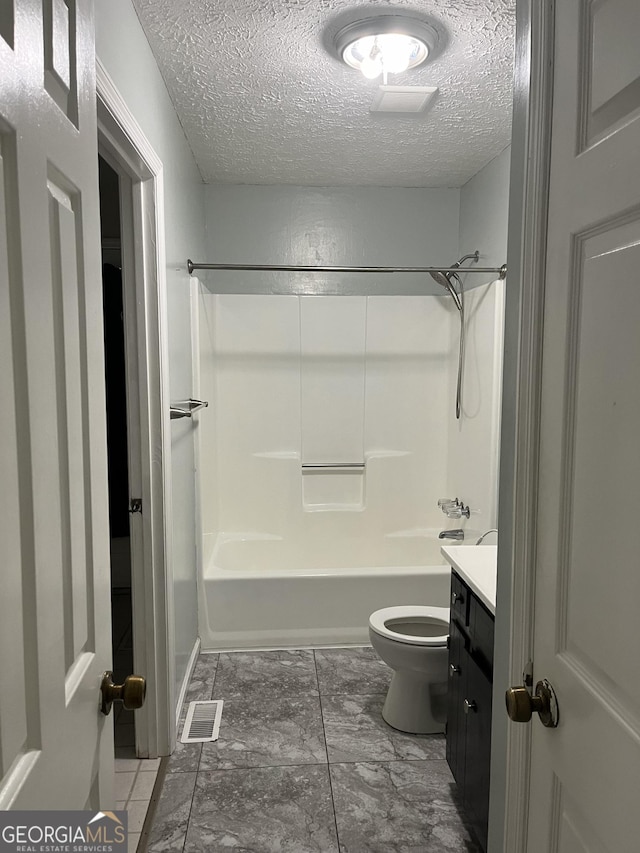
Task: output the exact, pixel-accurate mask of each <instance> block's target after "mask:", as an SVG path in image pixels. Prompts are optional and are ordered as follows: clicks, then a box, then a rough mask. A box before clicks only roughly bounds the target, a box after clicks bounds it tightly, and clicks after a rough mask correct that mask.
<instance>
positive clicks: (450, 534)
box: [438, 529, 464, 542]
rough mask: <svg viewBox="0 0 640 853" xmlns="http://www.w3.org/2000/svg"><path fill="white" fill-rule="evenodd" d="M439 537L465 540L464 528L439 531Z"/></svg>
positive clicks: (459, 540)
mask: <svg viewBox="0 0 640 853" xmlns="http://www.w3.org/2000/svg"><path fill="white" fill-rule="evenodd" d="M438 539H455V540H456V542H462V541H463V540H464V530H460V529H458V530H441V531H440V533H438Z"/></svg>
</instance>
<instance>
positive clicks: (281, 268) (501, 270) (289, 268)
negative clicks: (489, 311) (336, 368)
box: [187, 260, 507, 279]
mask: <svg viewBox="0 0 640 853" xmlns="http://www.w3.org/2000/svg"><path fill="white" fill-rule="evenodd" d="M187 269H188V270H189V275H191V274H192V273H193V271H194V270H263V271H270V272H346V273H352V272H355V273H363V272H364V273H378V272H381V273H394V272H413V273H431V272H439V273H450V272H456V273H465V274H466V273H468V272H473V273H476V272H479V273H498V276H499V277H500V278H501V279H502V278H506V276H507V265H506V264H503V265H502V266H501V267H464V268H462V267H325V266H295V265H277V264H200V263H197V262H196V261H192V260H188V261H187Z"/></svg>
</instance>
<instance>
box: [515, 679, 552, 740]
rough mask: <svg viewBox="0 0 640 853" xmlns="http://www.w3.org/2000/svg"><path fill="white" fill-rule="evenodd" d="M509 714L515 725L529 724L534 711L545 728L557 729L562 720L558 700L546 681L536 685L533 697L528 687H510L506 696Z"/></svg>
mask: <svg viewBox="0 0 640 853" xmlns="http://www.w3.org/2000/svg"><path fill="white" fill-rule="evenodd" d="M505 701H506V703H507V714H508V715H509V719H510V720H513V722H514V723H528V722H529V720H530V719H531V717H532V715H533V713H534V711H535V713H536V714H538V716H539V717H540V722H541V723H542V725H543V726H546V727H547V728H550V729H555V727H556V726H557V725H558V721H559V719H560V714H559V711H558V700H557V698H556V694H555V691H554V689H553V687H552V686H551V685H550V684H549V682H548V681H547V680H546V679H543V680H542V681H539V682H538V683H537V684H536V689H535V692H534V693H533V695H531V694H530V693H529V691H528V690H527V688H526V687H510V688H509V689H508V690H507V692H506V694H505Z"/></svg>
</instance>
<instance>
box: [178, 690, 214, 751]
mask: <svg viewBox="0 0 640 853" xmlns="http://www.w3.org/2000/svg"><path fill="white" fill-rule="evenodd" d="M222 705H223V700H222V699H216V700H214V701H213V702H190V703H189V710H188V711H187V719H186V720H185V721H184V726H183V728H182V737H181V738H180V740H181V742H182V743H208V742H209V741H213V740H218V734H219V732H220V720H221V718H222Z"/></svg>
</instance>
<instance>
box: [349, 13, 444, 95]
mask: <svg viewBox="0 0 640 853" xmlns="http://www.w3.org/2000/svg"><path fill="white" fill-rule="evenodd" d="M437 41H438V34H437V32H436V31H435V30H434V29H433V27H430V26H429V24H425V23H424V22H423V21H418V20H416V19H415V18H405V17H404V16H403V15H380V16H378V17H376V18H367V19H365V20H362V21H355V22H354V23H352V24H348V25H347V26H346V27H343V28H342V29H341V30H340V31H339V32H338V33H337V34H336V37H335V46H336V50H337V52H338V55H339V56H340V57H341V58H342V59H343V61H344V62H346V63H347V65H350V66H351V68H356V69H359V70H360V71H362V73H363V74H364V76H365V77H367V79H369V80H375V79H376V77H379V76H380V75H382V79H383V82H384V84H385V85H386V83H387V75H388V74H402V72H403V71H407V70H408V69H410V68H416V66H418V65H421V64H422V63H423V62H424V61H425V60H426V59H427V57H428V56H429V54H430V53H432V52H433V49H434V48H435V46H436V44H437Z"/></svg>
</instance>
